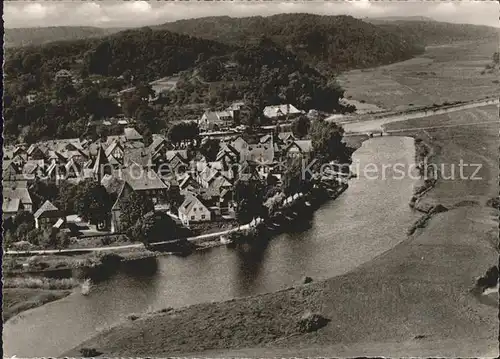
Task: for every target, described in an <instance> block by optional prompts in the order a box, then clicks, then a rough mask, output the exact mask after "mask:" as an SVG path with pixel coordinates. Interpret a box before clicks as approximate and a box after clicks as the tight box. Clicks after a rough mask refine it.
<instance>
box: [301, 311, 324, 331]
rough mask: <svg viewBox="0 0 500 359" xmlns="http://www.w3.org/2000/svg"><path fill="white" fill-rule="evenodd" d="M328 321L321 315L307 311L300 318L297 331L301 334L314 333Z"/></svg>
mask: <svg viewBox="0 0 500 359" xmlns="http://www.w3.org/2000/svg"><path fill="white" fill-rule="evenodd" d="M329 321H330V320H329V319H327V318H325V317H323V316H322V315H321V314H318V313H312V312H310V311H308V312H306V313H304V315H303V316H302V318H300V320H299V322H298V329H299V331H300V332H302V333H310V332H315V331H316V330H318V329H320V328H323V327H324V326H325V325H327V324H328V322H329Z"/></svg>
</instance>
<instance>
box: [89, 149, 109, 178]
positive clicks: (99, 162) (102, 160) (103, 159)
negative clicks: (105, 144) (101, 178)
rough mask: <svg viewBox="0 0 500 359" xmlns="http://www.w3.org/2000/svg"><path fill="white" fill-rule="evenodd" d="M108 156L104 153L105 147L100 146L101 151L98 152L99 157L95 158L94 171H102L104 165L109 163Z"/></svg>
mask: <svg viewBox="0 0 500 359" xmlns="http://www.w3.org/2000/svg"><path fill="white" fill-rule="evenodd" d="M108 163H109V161H108V157H107V156H106V154H105V153H104V148H102V146H99V151H98V152H97V158H96V159H95V163H94V166H93V168H92V172H93V173H95V174H97V173H100V172H101V169H102V166H104V165H106V164H108Z"/></svg>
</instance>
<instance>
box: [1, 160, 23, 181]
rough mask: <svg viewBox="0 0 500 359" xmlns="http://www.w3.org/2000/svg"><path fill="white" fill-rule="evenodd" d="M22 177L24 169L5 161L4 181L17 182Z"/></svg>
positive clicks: (3, 169)
mask: <svg viewBox="0 0 500 359" xmlns="http://www.w3.org/2000/svg"><path fill="white" fill-rule="evenodd" d="M20 177H22V168H20V167H19V166H18V165H17V164H16V163H14V162H12V161H4V162H3V168H2V181H3V182H4V181H15V180H17V179H18V178H20Z"/></svg>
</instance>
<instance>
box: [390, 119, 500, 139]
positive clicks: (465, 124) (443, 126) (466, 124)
mask: <svg viewBox="0 0 500 359" xmlns="http://www.w3.org/2000/svg"><path fill="white" fill-rule="evenodd" d="M492 123H497V124H498V123H500V120H497V121H484V122H474V123H457V124H451V125H439V126H425V127H412V128H402V129H399V130H385V131H384V132H385V133H396V132H407V131H418V130H433V129H436V128H446V127H462V126H477V125H486V124H492ZM427 135H428V136H429V134H427Z"/></svg>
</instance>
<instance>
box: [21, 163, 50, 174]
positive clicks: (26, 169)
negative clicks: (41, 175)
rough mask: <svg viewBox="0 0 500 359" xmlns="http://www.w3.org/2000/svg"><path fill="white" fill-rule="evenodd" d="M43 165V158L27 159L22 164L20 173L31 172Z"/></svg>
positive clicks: (41, 167)
mask: <svg viewBox="0 0 500 359" xmlns="http://www.w3.org/2000/svg"><path fill="white" fill-rule="evenodd" d="M44 165H45V162H44V160H30V161H27V162H26V163H25V164H24V166H23V171H22V173H24V174H33V173H35V172H36V170H38V169H43V167H44Z"/></svg>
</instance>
